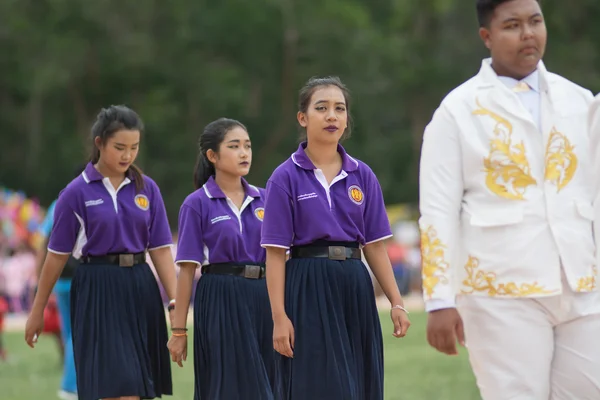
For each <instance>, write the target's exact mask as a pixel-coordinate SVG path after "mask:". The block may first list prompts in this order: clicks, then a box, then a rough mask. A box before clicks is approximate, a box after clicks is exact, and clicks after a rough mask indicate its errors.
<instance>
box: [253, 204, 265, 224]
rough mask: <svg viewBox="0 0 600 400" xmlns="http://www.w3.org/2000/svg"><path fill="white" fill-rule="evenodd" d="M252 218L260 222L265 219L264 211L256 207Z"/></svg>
mask: <svg viewBox="0 0 600 400" xmlns="http://www.w3.org/2000/svg"><path fill="white" fill-rule="evenodd" d="M254 216H255V217H256V218H258V220H259V221H262V220H263V219H264V218H265V209H264V208H262V207H258V208H257V209H256V210H254Z"/></svg>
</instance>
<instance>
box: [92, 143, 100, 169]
mask: <svg viewBox="0 0 600 400" xmlns="http://www.w3.org/2000/svg"><path fill="white" fill-rule="evenodd" d="M98 160H100V150H99V149H98V147H96V145H95V144H94V145H93V147H92V156H91V157H90V161H91V162H92V164H97V163H98Z"/></svg>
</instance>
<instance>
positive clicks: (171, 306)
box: [167, 299, 175, 311]
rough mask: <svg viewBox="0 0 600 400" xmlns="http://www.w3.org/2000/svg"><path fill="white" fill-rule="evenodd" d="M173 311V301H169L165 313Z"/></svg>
mask: <svg viewBox="0 0 600 400" xmlns="http://www.w3.org/2000/svg"><path fill="white" fill-rule="evenodd" d="M174 309H175V299H172V300H171V301H169V305H168V307H167V311H173V310H174Z"/></svg>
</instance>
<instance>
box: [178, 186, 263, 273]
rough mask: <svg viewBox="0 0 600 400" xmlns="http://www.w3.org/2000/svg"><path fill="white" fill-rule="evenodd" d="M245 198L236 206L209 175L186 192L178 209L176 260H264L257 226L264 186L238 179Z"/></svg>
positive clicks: (203, 263)
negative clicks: (204, 180) (193, 188)
mask: <svg viewBox="0 0 600 400" xmlns="http://www.w3.org/2000/svg"><path fill="white" fill-rule="evenodd" d="M242 185H243V186H244V191H245V192H246V199H245V200H244V203H243V204H242V207H241V208H240V209H238V208H237V207H236V206H235V204H233V202H232V201H231V200H230V199H228V198H227V196H225V194H224V193H223V191H222V190H221V188H219V186H218V185H217V183H216V182H215V180H214V179H213V178H212V177H211V178H210V179H209V180H208V181H207V182H206V183H205V184H204V186H202V187H201V188H200V189H198V190H196V191H195V192H193V193H192V194H190V195H189V196H188V197H187V198H186V199H185V201H184V202H183V204H182V205H181V209H180V211H179V241H178V242H177V256H176V258H175V261H176V262H177V263H184V262H191V263H195V264H199V265H206V264H215V263H225V262H251V263H264V262H265V257H266V252H265V249H263V248H262V247H260V229H261V227H262V221H263V217H264V213H265V209H264V203H263V196H264V189H260V188H257V187H255V186H252V185H249V184H248V183H247V182H246V181H245V180H244V179H242Z"/></svg>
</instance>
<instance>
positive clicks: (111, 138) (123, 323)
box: [25, 106, 176, 400]
mask: <svg viewBox="0 0 600 400" xmlns="http://www.w3.org/2000/svg"><path fill="white" fill-rule="evenodd" d="M142 131H143V124H142V121H141V119H140V118H139V116H138V115H137V114H136V113H135V112H134V111H133V110H131V109H129V108H127V107H124V106H111V107H109V108H106V109H103V110H102V111H101V112H100V114H99V115H98V117H97V119H96V122H95V124H94V126H93V127H92V138H93V146H94V147H93V149H94V150H93V154H92V160H91V162H90V163H89V164H88V165H87V167H86V168H85V170H84V171H83V173H82V174H81V175H80V176H79V177H77V178H75V179H74V180H73V181H71V183H69V184H68V185H67V187H66V188H65V189H63V190H62V192H61V193H60V195H59V197H58V200H57V202H56V206H55V208H54V225H53V227H52V232H51V234H50V239H49V243H48V254H47V255H46V259H45V261H44V265H43V267H42V272H41V275H40V279H39V285H38V291H37V294H36V296H35V300H34V303H33V307H32V310H31V314H30V315H29V319H28V320H27V326H26V330H25V340H26V341H27V343H28V344H29V346H31V347H34V344H35V342H36V341H37V337H38V336H39V334H40V332H41V331H42V324H43V322H42V317H43V311H44V307H45V305H46V303H47V301H48V297H49V296H50V293H51V291H52V288H53V287H54V285H55V283H56V281H57V279H58V277H59V276H60V273H61V271H62V269H63V267H64V265H65V263H66V261H67V259H68V257H69V254H71V253H73V255H74V256H75V258H79V259H80V261H81V265H80V266H79V267H78V268H77V271H76V273H75V277H74V278H73V282H72V286H71V316H72V321H71V323H72V337H73V352H74V355H75V369H76V375H77V389H78V396H79V399H80V400H97V399H105V400H108V399H121V400H125V399H126V400H134V399H141V398H144V399H150V398H155V397H160V396H162V395H165V394H172V384H171V369H170V368H171V366H170V362H169V353H168V350H167V348H166V344H167V340H168V336H167V327H166V321H165V312H164V308H163V305H162V300H161V297H160V292H159V288H158V285H157V282H156V279H155V278H154V275H153V274H152V271H151V270H150V267H149V266H148V264H146V251H149V253H150V257H151V258H152V261H153V262H154V265H155V266H156V269H157V271H158V275H159V276H160V279H161V281H162V283H163V285H164V286H165V289H166V291H167V293H168V295H169V296H170V298H171V299H173V296H174V295H175V287H176V278H175V266H174V264H173V256H172V255H171V250H170V246H171V241H172V240H171V230H170V229H169V222H168V221H167V215H166V211H165V206H164V203H163V200H162V197H161V194H160V191H159V189H158V186H157V185H156V183H154V181H153V180H152V179H150V178H149V177H148V176H146V175H142V173H141V171H140V170H139V169H138V168H137V167H136V166H135V165H134V164H133V162H134V161H135V158H136V156H137V154H138V148H139V143H140V136H141V132H142Z"/></svg>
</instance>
